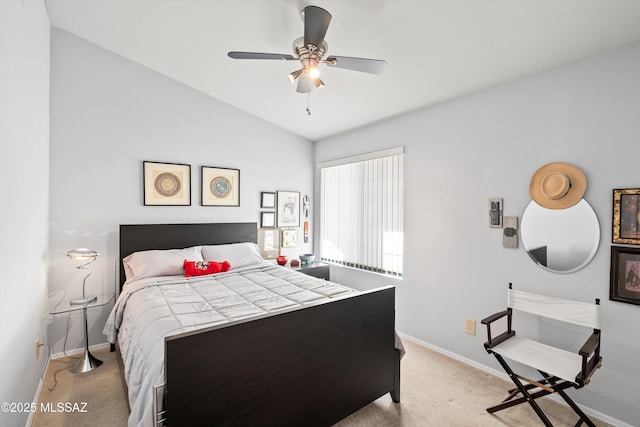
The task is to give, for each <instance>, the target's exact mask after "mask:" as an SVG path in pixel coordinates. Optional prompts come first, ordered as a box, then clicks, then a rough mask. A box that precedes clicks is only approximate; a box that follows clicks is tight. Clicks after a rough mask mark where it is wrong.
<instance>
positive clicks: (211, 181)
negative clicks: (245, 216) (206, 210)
mask: <svg viewBox="0 0 640 427" xmlns="http://www.w3.org/2000/svg"><path fill="white" fill-rule="evenodd" d="M200 176H201V181H202V182H201V192H200V205H202V206H234V207H237V206H240V169H231V168H219V167H215V166H202V167H201V168H200Z"/></svg>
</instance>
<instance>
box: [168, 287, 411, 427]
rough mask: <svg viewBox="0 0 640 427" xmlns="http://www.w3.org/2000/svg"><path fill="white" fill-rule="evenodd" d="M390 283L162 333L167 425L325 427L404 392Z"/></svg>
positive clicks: (393, 294)
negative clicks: (205, 326)
mask: <svg viewBox="0 0 640 427" xmlns="http://www.w3.org/2000/svg"><path fill="white" fill-rule="evenodd" d="M394 325H395V289H394V288H393V287H386V288H380V289H376V290H373V291H370V292H365V293H361V294H357V295H355V296H351V297H347V298H343V299H339V300H335V301H331V302H328V303H323V304H317V305H310V306H307V307H305V308H302V309H296V310H290V311H285V312H280V313H276V314H271V315H266V316H261V317H259V318H252V319H250V320H246V321H240V322H233V323H229V324H226V325H223V326H219V327H212V328H208V329H205V330H199V331H194V332H191V333H185V334H180V335H176V336H172V337H167V338H166V340H165V381H166V390H165V402H164V409H165V410H166V425H168V426H171V427H175V426H186V425H189V426H192V425H230V426H231V425H233V426H238V425H242V426H257V425H260V426H282V425H296V426H330V425H332V424H334V423H336V422H338V421H339V420H341V419H343V418H345V417H346V416H348V415H350V414H351V413H353V412H355V411H357V410H358V409H360V408H362V407H364V406H366V405H367V404H369V403H370V402H372V401H374V400H376V399H377V398H379V397H381V396H383V395H384V394H386V393H391V396H392V398H393V400H394V401H399V399H400V362H399V357H398V352H397V351H396V350H395V345H394V328H395V326H394Z"/></svg>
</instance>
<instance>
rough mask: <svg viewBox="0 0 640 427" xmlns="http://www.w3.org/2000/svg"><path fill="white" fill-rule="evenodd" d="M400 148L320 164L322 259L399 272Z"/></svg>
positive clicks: (400, 255)
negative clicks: (339, 162)
mask: <svg viewBox="0 0 640 427" xmlns="http://www.w3.org/2000/svg"><path fill="white" fill-rule="evenodd" d="M389 151H391V152H392V153H393V154H390V155H389V154H388V152H389ZM402 153H403V150H402V148H399V149H394V150H388V151H387V152H385V153H382V155H380V157H377V156H376V153H372V155H371V156H366V157H374V158H366V157H365V158H366V159H365V160H361V159H362V157H358V158H356V161H348V160H347V161H346V163H343V164H337V165H334V164H335V163H336V162H328V163H325V164H321V165H320V192H321V194H320V205H321V206H320V214H321V215H320V236H321V243H320V246H321V247H320V249H321V252H320V258H321V259H322V260H323V261H327V262H332V263H337V264H343V265H346V266H349V267H354V268H359V269H363V270H368V271H375V272H378V273H384V274H389V275H393V276H402V257H403V230H402V211H403V176H404V172H403V163H404V154H402Z"/></svg>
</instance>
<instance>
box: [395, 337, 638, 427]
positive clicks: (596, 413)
mask: <svg viewBox="0 0 640 427" xmlns="http://www.w3.org/2000/svg"><path fill="white" fill-rule="evenodd" d="M398 335H400V337H401V338H404V339H407V340H409V341H411V342H413V343H415V344H418V345H421V346H422V347H426V348H428V349H430V350H433V351H436V352H438V353H441V354H444V355H445V356H448V357H450V358H452V359H454V360H457V361H459V362H462V363H464V364H466V365H469V366H473V367H474V368H477V369H480V370H481V371H484V372H486V373H488V374H491V375H493V376H496V377H498V378H502V379H504V380H506V381H511V379H510V378H509V376H508V375H507V374H506V373H505V372H502V371H498V370H496V369H493V368H490V367H488V366H486V365H483V364H481V363H478V362H476V361H474V360H471V359H468V358H466V357H464V356H461V355H459V354H456V353H453V352H451V351H449V350H445V349H444V348H441V347H438V346H436V345H433V344H429V343H427V342H425V341H422V340H419V339H418V338H414V337H412V336H411V335H407V334H405V333H402V332H398ZM545 398H549V399H553V400H554V401H556V402H558V403H560V404H562V405H565V406H567V407H569V405H567V403H566V402H565V401H564V400H562V399H561V398H560V397H558V396H556V395H550V396H545ZM580 409H582V410H583V411H584V413H585V414H587V415H589V416H592V417H594V418H598V419H599V420H601V421H604V422H606V423H609V424H611V425H614V426H617V427H633V426H632V425H631V424H627V423H625V422H622V421H620V420H617V419H615V418H613V417H610V416H609V415H606V414H603V413H602V412H599V411H596V410H594V409H591V408H589V407H587V406H584V405H582V404H581V405H580Z"/></svg>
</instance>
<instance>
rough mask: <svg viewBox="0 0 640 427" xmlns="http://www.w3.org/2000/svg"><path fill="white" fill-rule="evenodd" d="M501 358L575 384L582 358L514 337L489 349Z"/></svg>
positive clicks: (568, 352)
mask: <svg viewBox="0 0 640 427" xmlns="http://www.w3.org/2000/svg"><path fill="white" fill-rule="evenodd" d="M491 351H494V352H496V353H498V354H500V355H501V356H503V357H506V358H508V359H511V360H515V361H516V362H519V363H523V364H525V365H528V366H531V367H532V368H535V369H539V370H540V371H543V372H546V373H548V374H551V375H555V376H556V377H559V378H562V379H564V380H567V381H570V382H572V383H575V381H576V376H577V375H578V374H579V373H580V371H581V369H582V357H581V356H580V355H579V354H578V353H571V352H570V351H566V350H563V349H560V348H556V347H552V346H550V345H546V344H542V343H539V342H537V341H533V340H530V339H527V338H522V337H519V336H518V335H514V336H512V337H511V338H509V339H508V340H506V341H504V342H502V343H500V344H498V345H497V346H495V347H493V348H491Z"/></svg>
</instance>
